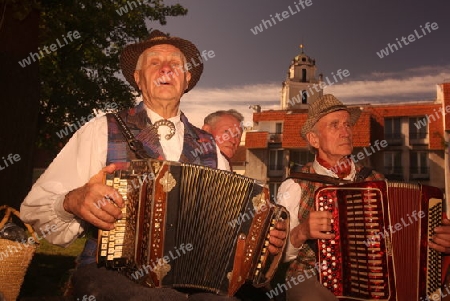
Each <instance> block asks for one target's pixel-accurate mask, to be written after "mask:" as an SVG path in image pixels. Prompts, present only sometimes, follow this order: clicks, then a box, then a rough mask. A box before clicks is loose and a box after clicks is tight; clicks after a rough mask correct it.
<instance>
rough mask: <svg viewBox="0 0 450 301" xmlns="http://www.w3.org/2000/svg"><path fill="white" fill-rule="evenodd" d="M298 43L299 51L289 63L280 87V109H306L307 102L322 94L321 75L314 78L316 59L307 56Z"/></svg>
mask: <svg viewBox="0 0 450 301" xmlns="http://www.w3.org/2000/svg"><path fill="white" fill-rule="evenodd" d="M303 48H304V47H303V44H301V45H300V53H299V54H298V55H297V56H295V57H294V59H293V60H292V61H291V64H290V65H289V70H288V72H287V76H286V80H285V81H284V82H283V84H282V88H281V109H282V110H288V109H307V108H308V104H309V103H311V102H313V101H314V100H315V99H316V98H319V97H320V96H322V94H323V90H322V89H321V88H320V83H321V82H322V75H319V78H316V70H317V67H316V60H315V59H313V58H311V57H309V56H307V55H306V54H305V52H304V49H303Z"/></svg>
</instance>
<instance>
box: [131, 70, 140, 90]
mask: <svg viewBox="0 0 450 301" xmlns="http://www.w3.org/2000/svg"><path fill="white" fill-rule="evenodd" d="M133 76H134V81H135V82H136V84H137V86H138V87H139V90H140V89H141V86H140V85H139V82H140V81H141V75H140V74H139V70H135V71H134V73H133Z"/></svg>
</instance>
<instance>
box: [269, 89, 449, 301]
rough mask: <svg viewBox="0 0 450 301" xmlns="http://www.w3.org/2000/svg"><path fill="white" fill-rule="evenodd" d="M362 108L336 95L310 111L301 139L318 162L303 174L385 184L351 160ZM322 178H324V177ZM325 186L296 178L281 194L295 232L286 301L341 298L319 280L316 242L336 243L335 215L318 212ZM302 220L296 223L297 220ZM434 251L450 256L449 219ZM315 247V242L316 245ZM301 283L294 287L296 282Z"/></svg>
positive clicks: (288, 255)
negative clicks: (316, 197) (320, 190)
mask: <svg viewBox="0 0 450 301" xmlns="http://www.w3.org/2000/svg"><path fill="white" fill-rule="evenodd" d="M360 113H361V112H360V109H359V108H349V107H347V106H345V105H344V104H343V103H342V102H341V101H339V100H338V99H337V98H336V97H334V96H333V95H331V94H327V95H323V96H322V97H320V98H319V99H317V100H316V101H315V102H313V103H311V104H310V106H309V111H308V117H307V120H306V122H305V124H304V125H303V128H302V130H301V136H302V137H303V138H304V139H305V140H306V141H307V142H308V144H309V146H310V149H311V151H312V152H314V154H315V160H314V162H310V163H308V164H306V165H305V166H303V167H302V170H301V171H302V172H304V173H310V174H318V175H323V176H328V177H332V178H336V179H337V178H339V179H342V180H348V181H355V179H359V180H365V181H371V180H382V179H383V178H384V177H383V175H382V174H380V173H378V172H375V171H373V170H371V169H368V168H364V167H362V166H360V165H359V164H356V163H354V162H353V161H352V160H351V159H350V155H351V153H352V150H353V143H352V126H353V125H354V124H355V123H356V121H357V119H358V118H359V115H360ZM319 177H320V176H319ZM322 186H324V184H321V183H319V182H315V181H307V180H300V181H295V180H294V179H292V178H291V179H287V180H286V181H284V182H283V183H282V184H281V186H280V188H279V190H278V197H277V198H278V203H279V204H281V205H283V206H285V207H286V208H287V209H288V211H289V212H290V215H291V220H290V221H291V225H290V228H291V231H290V235H289V236H290V237H289V239H288V247H287V249H286V254H285V262H287V263H289V268H288V271H287V275H286V283H288V282H289V287H286V294H287V300H288V301H289V300H295V301H329V300H337V298H336V297H335V296H334V295H333V294H332V293H331V292H330V291H329V290H328V289H326V288H325V287H324V286H323V285H322V284H320V283H319V282H318V280H317V278H318V277H317V275H318V271H317V270H318V269H320V264H319V265H318V264H317V263H316V262H317V257H316V254H315V251H314V249H315V246H314V244H316V243H317V241H316V240H317V239H327V240H328V239H333V238H334V234H332V233H331V232H330V231H331V230H332V229H331V220H332V215H331V213H330V212H328V211H315V210H314V206H315V205H314V193H315V191H316V190H317V189H318V188H320V187H322ZM295 217H297V218H295ZM434 232H435V235H434V237H433V239H432V241H430V242H429V246H430V247H431V248H433V249H435V250H437V251H439V252H443V253H449V252H450V221H449V220H447V219H444V220H443V222H442V226H440V227H436V228H435V231H434ZM311 242H312V243H311ZM298 278H301V279H302V281H295V282H294V283H291V280H292V279H298Z"/></svg>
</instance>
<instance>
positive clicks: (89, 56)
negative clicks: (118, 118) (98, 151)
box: [16, 0, 187, 154]
mask: <svg viewBox="0 0 450 301" xmlns="http://www.w3.org/2000/svg"><path fill="white" fill-rule="evenodd" d="M16 1H17V0H16ZM22 1H24V0H22ZM39 5H40V10H41V23H40V29H39V30H40V45H41V46H40V50H41V51H42V52H41V53H40V54H41V55H42V56H41V58H40V60H39V67H40V72H39V73H40V81H41V83H40V84H41V95H40V113H39V121H38V129H39V134H38V135H39V136H38V139H37V143H38V147H39V148H43V149H47V150H51V151H52V152H53V153H54V154H56V153H57V152H58V151H59V149H60V148H61V147H62V146H63V145H64V144H65V142H66V141H67V140H68V138H70V136H71V134H72V132H68V133H69V135H67V136H63V137H61V135H57V133H60V134H61V132H60V131H61V130H62V129H72V130H73V131H74V130H75V129H76V128H77V127H78V126H79V125H81V124H83V120H84V119H85V118H87V117H88V116H89V115H90V114H92V113H93V111H94V110H96V109H102V108H105V107H106V105H107V104H111V103H115V104H117V106H118V107H119V108H123V107H130V106H132V105H133V103H134V100H135V96H136V95H135V94H133V93H132V90H131V89H130V87H129V85H128V84H127V83H126V82H124V81H123V80H122V79H121V78H120V77H121V75H120V70H119V65H118V62H119V54H120V51H121V49H123V47H124V46H125V45H127V44H129V43H134V42H136V41H138V40H141V39H145V38H146V37H147V36H148V32H149V30H148V29H147V26H146V21H147V23H148V24H150V26H151V24H152V23H153V22H159V23H160V24H162V25H164V24H165V23H166V17H168V16H179V15H185V14H186V13H187V10H186V9H185V8H183V7H182V6H181V5H179V4H176V5H165V4H164V3H163V1H160V0H134V1H125V0H119V1H108V0H101V1H92V2H91V1H88V0H78V1H77V0H62V1H60V0H43V1H41V2H40V3H39ZM75 31H76V32H78V33H79V38H78V39H75V38H72V41H70V40H69V38H68V35H69V32H71V33H72V36H73V34H74V32H75ZM58 42H59V43H58ZM51 44H56V45H57V50H56V51H50V50H49V48H50V45H51ZM45 46H47V51H44V47H45ZM53 49H55V48H53ZM38 50H39V49H38ZM48 52H50V53H48ZM70 124H75V125H76V127H70V128H69V127H68V125H70Z"/></svg>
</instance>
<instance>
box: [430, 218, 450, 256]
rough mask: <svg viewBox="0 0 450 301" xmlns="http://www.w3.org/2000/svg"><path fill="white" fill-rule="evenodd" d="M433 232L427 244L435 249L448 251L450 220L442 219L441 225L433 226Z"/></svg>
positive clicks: (449, 251) (449, 249)
mask: <svg viewBox="0 0 450 301" xmlns="http://www.w3.org/2000/svg"><path fill="white" fill-rule="evenodd" d="M434 233H435V234H434V235H433V238H432V241H430V242H429V246H430V247H431V248H433V249H435V250H436V251H439V252H443V253H450V220H448V219H443V220H442V225H441V226H439V227H436V228H434Z"/></svg>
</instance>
